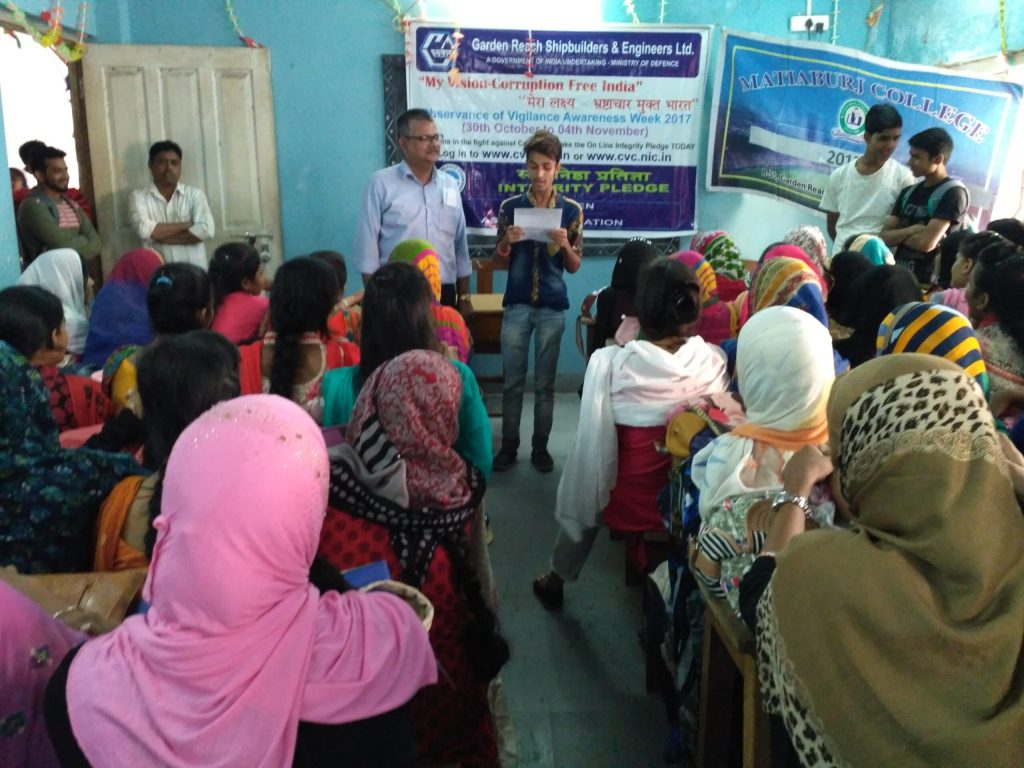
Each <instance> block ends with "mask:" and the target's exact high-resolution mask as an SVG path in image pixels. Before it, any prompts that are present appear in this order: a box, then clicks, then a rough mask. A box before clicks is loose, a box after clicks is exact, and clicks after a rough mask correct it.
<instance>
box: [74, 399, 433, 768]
mask: <svg viewBox="0 0 1024 768" xmlns="http://www.w3.org/2000/svg"><path fill="white" fill-rule="evenodd" d="M327 482H328V462H327V449H326V448H325V446H324V440H323V436H322V435H321V432H320V429H319V428H318V427H317V426H316V424H315V423H314V422H313V420H312V419H311V418H310V417H309V416H308V415H307V414H306V413H305V411H303V410H302V408H301V407H299V406H298V405H296V404H295V403H292V402H291V401H289V400H286V399H284V398H281V397H277V396H273V395H252V396H249V397H240V398H236V399H234V400H229V401H226V402H222V403H219V404H218V405H215V406H214V407H213V408H211V409H210V410H209V411H207V412H206V413H205V414H203V415H202V416H200V417H199V418H198V419H197V420H196V421H194V422H193V423H192V424H191V425H190V426H189V427H187V428H186V429H185V431H184V432H183V433H182V434H181V437H179V439H178V441H177V442H176V443H175V445H174V449H173V450H172V451H171V456H170V459H169V461H168V463H167V469H166V471H165V474H164V486H163V500H162V504H161V514H160V516H159V517H157V519H156V520H155V522H154V527H155V528H156V529H157V540H156V545H155V547H154V550H153V558H152V562H151V565H150V569H149V577H148V579H147V581H146V585H145V588H144V591H143V596H144V598H145V599H146V600H147V601H148V602H149V603H150V605H151V606H152V607H151V608H150V610H149V612H148V613H147V614H146V615H145V616H141V615H140V616H132V617H130V618H128V619H127V620H126V621H125V622H124V623H123V624H122V625H121V626H120V627H119V628H118V629H116V630H115V631H113V632H111V633H110V634H108V635H104V636H102V637H100V638H97V639H95V640H92V641H90V642H89V643H87V644H86V645H85V646H84V647H83V648H82V650H81V651H79V653H78V656H77V657H76V658H75V660H74V662H73V663H72V664H71V668H70V671H69V675H68V687H67V700H68V714H69V716H70V720H71V726H72V729H73V731H74V733H75V736H76V738H77V740H78V742H79V745H80V747H81V749H82V751H83V752H84V753H85V756H86V757H87V758H88V759H89V761H90V762H91V763H92V764H93V765H105V766H114V767H115V768H116V767H117V766H126V767H127V766H139V765H164V766H182V767H184V766H196V765H226V764H229V763H230V764H232V765H251V766H268V767H270V766H290V765H291V764H292V758H293V754H294V750H295V741H296V734H297V729H298V724H299V721H300V720H302V721H309V722H315V723H325V724H326V723H346V722H352V721H356V720H362V719H365V718H367V717H371V716H374V715H377V714H381V713H384V712H388V711H391V710H393V709H395V708H396V707H398V706H400V705H402V704H404V703H405V702H407V701H408V700H409V699H411V698H412V696H413V695H414V694H415V692H416V691H417V690H418V689H419V688H420V687H422V686H423V685H426V684H430V683H432V682H434V681H435V680H436V667H435V661H434V657H433V653H432V651H431V650H430V645H429V640H428V637H427V634H426V633H425V632H424V631H423V629H422V625H420V624H419V620H418V618H417V617H416V615H415V613H414V612H413V611H411V610H410V609H409V607H408V606H407V605H405V604H404V603H403V602H402V601H401V600H399V599H398V598H396V597H394V596H392V595H388V594H379V593H373V594H368V595H367V594H362V593H358V592H346V593H344V594H339V593H337V592H328V593H325V594H324V595H320V594H319V593H318V591H317V589H316V588H315V587H314V586H313V585H311V584H310V583H309V576H308V574H309V568H310V564H311V563H312V562H313V558H314V555H315V554H316V551H317V546H318V543H319V540H320V529H321V526H322V525H323V520H324V514H325V510H326V503H327Z"/></svg>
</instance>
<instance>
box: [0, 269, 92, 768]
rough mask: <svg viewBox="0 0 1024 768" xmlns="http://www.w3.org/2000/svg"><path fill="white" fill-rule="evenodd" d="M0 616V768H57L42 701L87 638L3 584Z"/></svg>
mask: <svg viewBox="0 0 1024 768" xmlns="http://www.w3.org/2000/svg"><path fill="white" fill-rule="evenodd" d="M75 258H78V257H77V255H76V256H75ZM0 616H3V631H0V665H2V666H0V691H3V696H2V697H0V765H4V766H8V767H9V768H16V767H17V766H22V767H24V768H58V766H59V765H60V764H59V763H58V762H57V756H56V755H55V754H54V752H53V746H52V745H51V743H50V737H49V735H48V734H47V732H46V722H45V721H44V718H43V695H44V693H45V691H46V684H47V683H48V682H49V681H50V678H51V677H52V676H53V673H54V672H55V671H56V669H57V666H58V665H59V664H60V663H61V660H62V659H63V658H64V656H65V655H67V653H68V651H70V650H71V649H72V648H74V647H75V646H76V645H78V644H79V643H81V642H83V641H84V640H85V635H83V634H82V633H81V632H77V631H76V630H73V629H71V628H70V627H68V626H65V625H64V624H62V623H61V622H59V621H58V620H57V619H53V618H51V617H50V616H49V615H48V614H47V613H46V612H45V611H44V610H43V609H42V608H40V607H39V606H38V605H37V604H36V603H34V602H32V601H31V600H30V599H29V598H27V597H25V596H24V595H23V594H21V593H20V592H18V591H17V590H15V589H14V588H13V587H11V586H10V585H8V584H6V583H3V582H0Z"/></svg>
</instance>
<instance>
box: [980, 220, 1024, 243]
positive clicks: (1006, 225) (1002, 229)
mask: <svg viewBox="0 0 1024 768" xmlns="http://www.w3.org/2000/svg"><path fill="white" fill-rule="evenodd" d="M985 231H986V232H997V233H998V234H1000V235H1002V236H1003V237H1005V238H1006V239H1007V240H1009V241H1010V242H1011V243H1015V244H1016V245H1024V222H1022V221H1020V219H994V220H992V221H990V222H989V223H988V226H987V227H985Z"/></svg>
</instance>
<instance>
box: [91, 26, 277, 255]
mask: <svg viewBox="0 0 1024 768" xmlns="http://www.w3.org/2000/svg"><path fill="white" fill-rule="evenodd" d="M81 90H82V99H83V102H84V112H85V120H86V125H87V130H88V147H89V150H88V151H89V163H90V165H91V169H92V180H93V191H94V193H95V197H96V207H97V214H98V219H99V231H100V236H101V238H102V239H103V264H104V268H105V270H106V271H109V270H110V268H111V267H112V266H113V264H114V262H115V261H116V260H117V259H118V257H120V256H121V254H123V253H124V252H125V251H128V250H130V249H132V248H136V247H138V245H139V238H138V236H137V235H136V233H135V231H134V230H133V229H132V227H131V226H130V224H129V222H128V196H129V193H130V192H131V190H133V189H137V188H139V187H144V186H146V185H148V184H149V183H150V182H151V181H152V179H151V176H150V174H149V169H148V167H147V161H148V159H149V146H150V144H152V143H153V142H156V141H160V140H162V139H171V140H172V141H175V142H177V143H178V144H180V145H181V147H182V152H183V155H184V157H183V159H182V173H181V181H182V183H184V184H189V185H192V186H195V187H199V188H200V189H202V190H203V191H204V192H205V193H206V196H207V197H208V198H209V201H210V208H211V209H212V210H213V217H214V220H215V224H216V237H215V238H214V239H213V240H211V241H207V243H206V248H207V256H208V257H209V256H212V255H213V251H214V249H215V248H216V247H217V246H218V245H220V244H221V243H224V242H227V241H230V240H237V239H240V238H241V237H242V236H243V235H244V233H246V232H249V233H255V234H259V235H266V236H268V237H262V238H261V239H260V240H259V241H257V247H259V248H261V249H263V248H266V249H269V251H268V252H269V256H270V260H271V264H272V265H274V266H276V265H277V264H280V262H281V227H280V220H281V216H280V199H279V194H278V183H277V150H276V147H277V145H276V140H275V136H274V99H273V94H272V92H271V86H270V52H269V51H268V50H267V49H265V48H264V49H250V48H204V47H192V46H171V45H157V46H150V45H145V46H143V45H95V44H93V45H90V46H89V50H88V52H87V53H86V55H85V56H84V57H83V59H82V83H81Z"/></svg>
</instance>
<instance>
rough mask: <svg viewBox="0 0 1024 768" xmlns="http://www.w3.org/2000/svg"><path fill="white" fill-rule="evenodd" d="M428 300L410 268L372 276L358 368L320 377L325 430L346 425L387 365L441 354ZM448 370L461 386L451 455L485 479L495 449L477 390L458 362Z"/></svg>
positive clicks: (426, 287) (422, 280)
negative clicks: (417, 354)
mask: <svg viewBox="0 0 1024 768" xmlns="http://www.w3.org/2000/svg"><path fill="white" fill-rule="evenodd" d="M433 295H434V294H433V292H432V291H431V288H430V284H429V283H428V282H427V279H426V277H424V275H423V274H422V273H421V272H420V271H419V270H418V269H416V268H415V267H414V266H412V265H411V264H402V263H395V264H385V265H384V266H382V267H381V268H380V269H378V270H377V271H376V272H374V273H373V276H372V277H371V278H370V281H369V282H368V283H367V284H366V295H365V297H364V299H363V330H362V340H361V342H360V353H361V355H362V359H361V360H360V362H359V365H358V366H351V367H348V368H338V369H335V370H333V371H328V372H327V374H326V375H325V376H324V383H323V395H324V421H323V423H324V425H325V426H336V425H344V424H348V421H349V419H350V418H351V417H352V409H353V408H354V407H355V403H356V398H357V397H358V396H359V392H360V390H361V389H362V387H363V383H364V382H366V381H368V380H369V378H370V376H372V375H373V372H374V371H376V370H377V368H379V367H380V366H381V365H383V364H384V363H386V362H387V361H388V360H391V359H392V358H394V357H397V356H398V355H400V354H402V353H403V352H408V351H410V350H413V349H426V350H431V351H434V352H440V351H441V344H440V341H439V339H438V338H437V334H436V333H435V331H434V326H433V322H432V317H433V316H432V312H431V306H433ZM451 364H452V366H453V367H454V368H455V370H456V372H457V373H458V375H459V378H460V379H461V381H462V386H461V391H462V398H461V400H460V402H459V436H458V440H457V441H456V443H455V450H456V452H457V453H458V454H459V455H460V456H462V458H463V459H465V460H466V461H468V462H469V463H470V464H472V465H473V466H474V467H477V468H478V469H479V470H480V471H481V472H482V473H483V475H484V479H487V478H489V477H490V474H491V467H492V464H493V461H494V456H493V451H494V446H493V436H492V433H491V422H490V419H489V417H488V416H487V409H486V408H485V407H484V402H483V397H482V395H481V394H480V385H479V384H478V383H477V380H476V376H475V375H474V374H473V371H472V370H471V369H470V368H469V366H468V365H466V364H465V363H462V362H460V361H458V360H451Z"/></svg>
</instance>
